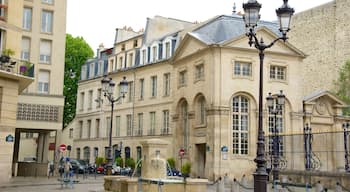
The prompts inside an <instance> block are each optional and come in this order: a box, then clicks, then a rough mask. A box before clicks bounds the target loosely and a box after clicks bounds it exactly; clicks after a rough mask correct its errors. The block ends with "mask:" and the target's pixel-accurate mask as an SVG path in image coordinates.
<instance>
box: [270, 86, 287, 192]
mask: <svg viewBox="0 0 350 192" xmlns="http://www.w3.org/2000/svg"><path fill="white" fill-rule="evenodd" d="M285 98H286V96H285V95H284V94H283V91H282V90H281V91H280V93H279V94H278V95H277V97H273V96H272V95H271V93H269V95H268V96H267V98H266V104H267V107H268V110H269V113H270V114H272V115H274V116H273V117H274V119H273V120H274V123H273V125H274V126H273V144H272V158H273V161H272V164H273V169H272V173H273V183H274V189H277V188H276V186H275V184H276V181H277V180H278V174H279V155H280V151H279V149H280V137H279V135H278V133H279V130H278V129H281V128H282V127H281V126H279V127H278V126H277V115H283V106H284V103H285Z"/></svg>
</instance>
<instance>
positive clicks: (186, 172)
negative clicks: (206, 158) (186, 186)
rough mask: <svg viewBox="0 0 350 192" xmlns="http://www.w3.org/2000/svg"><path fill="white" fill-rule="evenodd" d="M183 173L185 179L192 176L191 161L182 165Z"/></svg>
mask: <svg viewBox="0 0 350 192" xmlns="http://www.w3.org/2000/svg"><path fill="white" fill-rule="evenodd" d="M181 173H182V176H183V177H184V178H185V179H186V178H187V177H189V176H190V173H191V163H190V162H186V163H185V164H184V165H182V167H181Z"/></svg>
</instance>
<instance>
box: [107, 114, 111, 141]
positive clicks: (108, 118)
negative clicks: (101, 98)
mask: <svg viewBox="0 0 350 192" xmlns="http://www.w3.org/2000/svg"><path fill="white" fill-rule="evenodd" d="M110 131H111V117H107V118H106V137H109V135H110V134H111V133H110Z"/></svg>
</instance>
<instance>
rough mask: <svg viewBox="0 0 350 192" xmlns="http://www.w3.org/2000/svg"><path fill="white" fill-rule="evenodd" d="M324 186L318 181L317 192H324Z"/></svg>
mask: <svg viewBox="0 0 350 192" xmlns="http://www.w3.org/2000/svg"><path fill="white" fill-rule="evenodd" d="M323 191H324V189H323V185H322V184H321V181H317V183H316V186H315V192H323Z"/></svg>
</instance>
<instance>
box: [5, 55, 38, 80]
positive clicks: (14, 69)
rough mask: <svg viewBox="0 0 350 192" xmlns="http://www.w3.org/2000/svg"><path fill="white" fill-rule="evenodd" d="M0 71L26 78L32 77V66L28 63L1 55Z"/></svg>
mask: <svg viewBox="0 0 350 192" xmlns="http://www.w3.org/2000/svg"><path fill="white" fill-rule="evenodd" d="M0 71H5V72H8V73H12V74H17V75H22V76H26V77H34V64H33V63H30V62H29V61H23V60H18V59H14V58H10V57H9V56H6V55H2V56H1V57H0Z"/></svg>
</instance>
